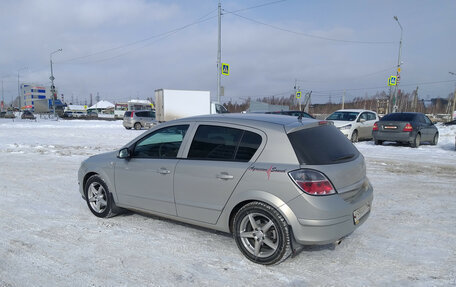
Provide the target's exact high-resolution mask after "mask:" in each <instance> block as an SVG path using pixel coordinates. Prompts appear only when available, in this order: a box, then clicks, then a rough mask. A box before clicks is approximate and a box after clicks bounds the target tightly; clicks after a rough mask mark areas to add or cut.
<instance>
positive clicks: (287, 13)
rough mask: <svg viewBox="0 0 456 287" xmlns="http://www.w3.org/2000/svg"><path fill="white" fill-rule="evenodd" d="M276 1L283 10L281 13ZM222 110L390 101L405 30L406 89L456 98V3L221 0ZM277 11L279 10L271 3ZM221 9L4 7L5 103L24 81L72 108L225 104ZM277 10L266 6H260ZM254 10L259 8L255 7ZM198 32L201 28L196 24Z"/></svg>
mask: <svg viewBox="0 0 456 287" xmlns="http://www.w3.org/2000/svg"><path fill="white" fill-rule="evenodd" d="M271 2H275V3H271ZM221 3H222V9H223V13H224V15H223V16H222V62H226V63H229V64H230V73H231V74H230V76H222V85H223V86H225V97H224V98H222V101H223V102H225V101H229V100H230V99H231V100H232V101H238V102H242V101H243V99H245V98H247V97H249V96H250V97H253V98H257V97H263V96H272V95H277V96H279V97H280V96H289V95H290V93H292V92H293V86H294V82H295V80H297V83H298V86H299V87H300V88H301V90H302V91H309V90H312V91H313V97H312V101H313V102H314V103H321V102H327V101H328V100H329V98H330V97H331V100H332V101H333V102H340V100H341V96H342V94H343V90H344V89H346V90H347V98H350V97H354V96H365V95H366V94H367V95H369V96H370V95H374V94H375V93H376V92H377V91H383V90H384V91H387V90H388V87H387V78H388V77H389V76H390V75H393V74H395V70H396V65H397V60H398V52H399V39H400V28H399V25H398V23H397V22H396V21H395V20H394V19H393V16H398V18H399V21H400V23H401V25H402V27H403V46H402V61H403V65H402V72H401V82H400V85H401V88H402V89H403V91H404V92H411V91H412V90H413V89H415V88H416V86H419V96H421V97H424V98H432V97H448V94H449V93H451V92H453V91H454V89H455V83H456V76H454V75H451V74H449V71H452V72H455V73H456V16H455V12H456V1H454V0H448V1H416V0H410V1H400V0H399V1H397V0H396V1H366V0H360V1H351V0H347V1H317V0H315V1H311V0H309V1H299V0H288V1H273V0H244V1H240V0H236V1H234V0H233V1H222V2H221ZM268 3H269V4H268ZM217 4H218V1H217V0H192V1H183V0H182V1H146V0H128V1H127V0H123V1H121V0H78V1H62V0H42V1H20V0H1V1H0V25H1V30H0V31H1V32H0V35H1V41H0V69H1V70H0V76H1V77H2V79H3V82H4V97H5V102H7V103H8V102H10V101H11V98H12V97H13V96H14V97H15V96H16V95H17V75H18V71H19V75H20V81H21V82H31V83H37V84H42V85H47V86H49V85H50V80H49V76H50V65H49V55H50V53H51V52H53V51H55V50H57V49H59V48H62V49H63V51H62V52H59V53H55V54H53V56H52V57H53V61H54V76H55V84H56V86H57V89H58V90H59V93H60V94H61V93H63V94H64V95H65V100H66V101H69V100H71V99H72V98H73V101H74V102H76V101H77V100H79V101H80V102H81V103H82V102H83V101H84V100H85V99H89V94H90V93H92V94H93V95H94V97H95V96H96V94H97V92H98V93H99V95H100V98H101V99H104V100H109V101H112V102H115V101H125V100H128V99H130V98H140V99H145V98H147V97H152V96H153V94H154V90H155V89H159V88H167V89H189V90H210V91H211V96H212V98H214V99H215V98H216V87H217V74H216V72H217V71H216V60H217ZM262 4H267V5H262ZM247 8H249V9H247ZM189 24H191V25H189Z"/></svg>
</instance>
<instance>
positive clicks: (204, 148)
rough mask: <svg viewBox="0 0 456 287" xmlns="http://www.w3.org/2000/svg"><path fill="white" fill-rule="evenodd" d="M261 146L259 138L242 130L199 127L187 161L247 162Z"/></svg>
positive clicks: (207, 126)
mask: <svg viewBox="0 0 456 287" xmlns="http://www.w3.org/2000/svg"><path fill="white" fill-rule="evenodd" d="M260 144H261V136H260V135H258V134H256V133H253V132H250V131H245V130H242V129H235V128H229V127H221V126H209V125H201V126H199V127H198V130H197V131H196V134H195V137H194V139H193V141H192V144H191V146H190V150H189V152H188V156H187V158H188V159H200V160H222V161H241V162H248V161H249V160H250V159H251V158H252V156H253V155H254V154H255V152H256V150H257V149H258V147H259V146H260Z"/></svg>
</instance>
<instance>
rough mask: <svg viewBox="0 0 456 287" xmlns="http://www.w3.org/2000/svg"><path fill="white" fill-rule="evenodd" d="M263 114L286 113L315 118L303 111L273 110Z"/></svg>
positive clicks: (287, 114)
mask: <svg viewBox="0 0 456 287" xmlns="http://www.w3.org/2000/svg"><path fill="white" fill-rule="evenodd" d="M265 114H274V115H286V116H293V117H301V118H308V119H315V117H313V116H312V115H310V114H308V113H306V112H303V111H274V112H265Z"/></svg>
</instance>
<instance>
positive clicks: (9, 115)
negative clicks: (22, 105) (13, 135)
mask: <svg viewBox="0 0 456 287" xmlns="http://www.w3.org/2000/svg"><path fill="white" fill-rule="evenodd" d="M0 117H2V118H5V119H14V118H15V117H16V116H15V115H14V112H13V111H3V112H2V114H1V116H0Z"/></svg>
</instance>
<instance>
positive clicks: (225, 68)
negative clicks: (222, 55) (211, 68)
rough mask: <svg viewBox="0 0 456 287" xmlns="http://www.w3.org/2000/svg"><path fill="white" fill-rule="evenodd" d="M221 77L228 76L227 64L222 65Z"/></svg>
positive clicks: (228, 66) (228, 67) (228, 68)
mask: <svg viewBox="0 0 456 287" xmlns="http://www.w3.org/2000/svg"><path fill="white" fill-rule="evenodd" d="M222 75H225V76H229V75H230V65H229V64H227V63H222Z"/></svg>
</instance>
